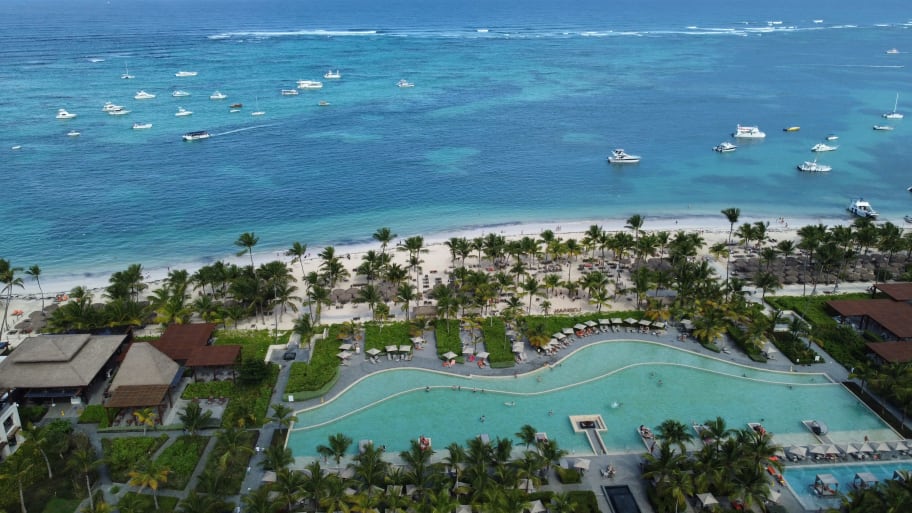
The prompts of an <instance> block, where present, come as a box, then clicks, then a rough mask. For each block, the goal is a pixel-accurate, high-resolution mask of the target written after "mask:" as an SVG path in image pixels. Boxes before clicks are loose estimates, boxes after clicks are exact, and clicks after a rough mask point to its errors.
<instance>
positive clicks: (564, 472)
mask: <svg viewBox="0 0 912 513" xmlns="http://www.w3.org/2000/svg"><path fill="white" fill-rule="evenodd" d="M554 471H555V472H556V473H557V480H558V481H560V482H561V483H564V484H576V483H579V482H582V480H583V476H582V475H581V474H580V473H579V470H576V469H575V468H563V467H557V468H556V469H554Z"/></svg>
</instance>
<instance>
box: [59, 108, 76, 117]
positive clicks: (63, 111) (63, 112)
mask: <svg viewBox="0 0 912 513" xmlns="http://www.w3.org/2000/svg"><path fill="white" fill-rule="evenodd" d="M75 117H76V114H73V113H72V112H67V110H66V109H57V119H73V118H75Z"/></svg>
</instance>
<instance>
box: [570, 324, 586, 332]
mask: <svg viewBox="0 0 912 513" xmlns="http://www.w3.org/2000/svg"><path fill="white" fill-rule="evenodd" d="M573 327H574V328H575V329H577V330H584V329H586V325H585V324H583V323H576V324H575V325H574V326H573Z"/></svg>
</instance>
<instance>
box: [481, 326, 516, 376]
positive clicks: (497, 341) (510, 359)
mask: <svg viewBox="0 0 912 513" xmlns="http://www.w3.org/2000/svg"><path fill="white" fill-rule="evenodd" d="M481 332H482V336H484V344H485V351H487V352H488V353H489V355H488V361H489V362H491V366H492V367H498V368H504V367H512V366H513V365H514V364H515V363H516V360H515V359H514V358H515V357H514V356H513V351H512V348H511V347H510V342H509V341H508V340H507V335H506V333H507V327H506V324H505V323H504V320H503V318H501V317H492V318H489V319H485V320H484V322H482V323H481Z"/></svg>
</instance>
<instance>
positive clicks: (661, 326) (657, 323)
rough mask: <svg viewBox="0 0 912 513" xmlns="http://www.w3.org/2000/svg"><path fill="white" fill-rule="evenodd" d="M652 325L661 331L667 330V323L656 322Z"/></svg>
mask: <svg viewBox="0 0 912 513" xmlns="http://www.w3.org/2000/svg"><path fill="white" fill-rule="evenodd" d="M652 325H653V326H654V327H656V328H659V329H660V330H663V329H665V321H655V322H653V323H652Z"/></svg>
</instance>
